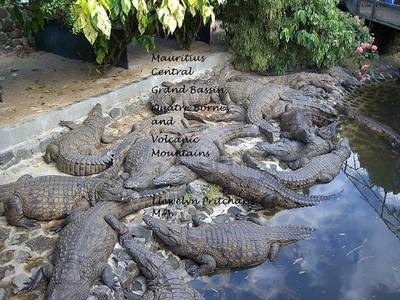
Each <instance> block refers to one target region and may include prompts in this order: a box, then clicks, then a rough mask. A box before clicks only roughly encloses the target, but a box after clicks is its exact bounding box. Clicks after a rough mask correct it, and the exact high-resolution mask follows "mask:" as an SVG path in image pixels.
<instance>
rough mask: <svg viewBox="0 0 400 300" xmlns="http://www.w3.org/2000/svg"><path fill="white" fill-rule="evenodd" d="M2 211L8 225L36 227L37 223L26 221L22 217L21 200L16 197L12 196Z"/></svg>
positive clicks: (26, 219) (30, 220)
mask: <svg viewBox="0 0 400 300" xmlns="http://www.w3.org/2000/svg"><path fill="white" fill-rule="evenodd" d="M4 210H5V215H6V219H7V222H8V224H10V225H14V226H19V227H24V228H32V227H38V226H39V223H38V222H37V221H35V220H32V219H28V218H26V217H25V216H24V211H23V208H22V203H21V199H20V198H19V196H18V195H13V196H12V197H11V198H10V199H9V200H7V201H6V202H5V203H4Z"/></svg>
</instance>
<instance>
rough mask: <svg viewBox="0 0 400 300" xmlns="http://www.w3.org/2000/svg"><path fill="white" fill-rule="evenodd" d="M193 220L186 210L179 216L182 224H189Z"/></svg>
mask: <svg viewBox="0 0 400 300" xmlns="http://www.w3.org/2000/svg"><path fill="white" fill-rule="evenodd" d="M191 219H192V216H191V215H190V213H189V212H188V211H186V210H184V211H181V212H180V214H179V221H181V222H187V221H190V220H191Z"/></svg>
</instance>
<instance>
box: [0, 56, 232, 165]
mask: <svg viewBox="0 0 400 300" xmlns="http://www.w3.org/2000/svg"><path fill="white" fill-rule="evenodd" d="M230 60H231V55H230V54H229V53H227V52H215V53H211V54H209V55H208V56H207V60H205V61H204V62H190V63H182V64H179V65H177V67H178V68H187V67H189V66H190V67H192V69H193V71H194V72H193V73H194V74H193V75H190V76H179V77H178V76H171V75H169V76H159V75H157V76H156V75H155V76H149V77H146V78H143V79H141V80H139V81H135V82H132V83H130V84H128V85H125V86H122V87H120V88H116V89H115V90H113V91H111V92H109V93H106V94H102V95H98V96H93V97H90V98H87V99H82V100H81V101H79V102H76V103H72V104H69V105H66V106H64V107H61V108H57V109H55V110H52V111H49V112H44V113H42V114H40V115H39V116H36V117H34V118H32V119H31V120H27V121H24V122H21V123H19V124H17V125H15V126H10V127H2V128H0V141H1V143H0V169H2V170H5V169H7V168H9V167H10V166H12V165H15V164H17V163H18V162H20V161H21V160H23V159H27V158H30V157H32V156H33V155H34V154H37V153H38V152H44V150H45V148H46V146H47V145H48V143H49V142H50V140H51V138H52V136H53V134H55V133H58V132H60V131H61V130H62V127H60V126H59V125H58V123H59V121H60V120H71V121H78V120H81V119H83V118H84V117H85V116H86V115H87V113H88V112H89V110H90V109H91V108H92V107H93V105H95V104H96V103H100V104H102V106H103V110H104V113H105V114H107V113H110V112H111V111H112V110H113V109H117V111H115V110H114V112H116V114H115V115H116V116H114V118H113V119H119V118H121V117H123V116H125V115H127V114H129V113H132V112H133V111H135V110H136V109H137V107H139V106H140V105H142V104H144V103H146V102H148V100H149V98H150V95H151V94H150V91H151V88H152V87H153V86H156V85H160V84H161V83H162V82H163V81H171V82H177V81H182V80H187V79H197V78H199V77H201V76H207V75H209V74H211V73H212V72H213V71H218V70H219V69H222V67H223V66H224V65H225V64H226V63H228V62H229V61H230Z"/></svg>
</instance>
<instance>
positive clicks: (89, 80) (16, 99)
mask: <svg viewBox="0 0 400 300" xmlns="http://www.w3.org/2000/svg"><path fill="white" fill-rule="evenodd" d="M192 48H193V49H195V50H194V51H191V52H188V51H183V50H179V48H178V46H177V44H176V42H175V41H173V40H159V41H157V48H156V49H155V50H154V51H153V52H155V53H160V54H161V55H171V54H173V55H182V54H191V55H193V56H197V55H207V54H208V53H213V52H216V51H221V50H222V49H223V48H222V47H220V46H209V45H207V44H205V43H202V42H195V44H194V45H193V47H192ZM128 58H129V69H128V70H125V69H122V68H112V69H110V70H109V71H108V72H107V73H106V74H105V75H99V74H97V73H96V69H95V67H94V65H93V64H90V63H85V62H82V61H80V60H72V59H67V58H63V57H61V56H58V55H55V54H51V53H47V52H42V51H34V52H31V53H28V54H25V55H16V54H15V53H12V54H8V55H4V54H3V55H0V93H1V94H2V102H0V126H2V127H3V126H12V125H14V124H16V123H18V122H20V121H23V120H26V119H30V118H32V117H34V116H36V115H38V114H40V113H42V112H45V111H49V110H52V109H55V108H58V107H62V106H65V105H67V104H70V103H74V102H78V101H80V100H82V99H85V98H88V97H91V96H95V95H100V94H104V93H107V92H109V91H111V90H113V89H115V88H117V87H120V86H123V85H126V84H129V83H130V82H134V81H137V80H139V79H141V78H145V77H148V76H150V75H151V70H152V69H153V68H155V67H160V66H161V65H162V66H163V68H168V67H169V68H172V67H174V66H175V65H176V63H175V62H172V63H169V62H161V63H159V62H152V61H151V58H152V55H151V53H147V52H146V51H145V50H143V49H141V48H140V47H139V46H129V47H128Z"/></svg>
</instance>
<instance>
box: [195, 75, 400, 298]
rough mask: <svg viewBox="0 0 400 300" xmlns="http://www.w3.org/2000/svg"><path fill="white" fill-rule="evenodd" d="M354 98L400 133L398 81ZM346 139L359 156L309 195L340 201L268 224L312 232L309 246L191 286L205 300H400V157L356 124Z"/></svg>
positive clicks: (344, 131) (282, 215)
mask: <svg viewBox="0 0 400 300" xmlns="http://www.w3.org/2000/svg"><path fill="white" fill-rule="evenodd" d="M355 96H356V97H353V98H352V99H349V101H351V103H349V104H351V105H352V106H353V107H357V108H358V109H360V110H361V111H362V112H363V113H365V114H366V115H369V116H371V117H374V118H376V119H378V120H379V121H381V122H382V123H384V124H386V125H388V126H391V127H392V128H393V129H394V130H396V131H397V132H399V133H400V117H399V115H400V84H399V82H398V81H394V82H387V83H383V84H379V85H373V86H370V87H365V88H363V89H361V90H359V91H358V92H357V94H355ZM342 134H343V135H344V136H346V137H348V138H349V140H350V144H351V146H352V150H353V151H354V153H353V154H352V156H351V157H350V159H349V160H348V164H347V167H346V168H345V169H344V171H341V172H340V174H339V175H338V176H337V177H336V178H335V180H334V181H333V182H331V183H330V184H324V185H322V184H321V185H316V186H314V187H312V188H311V189H310V190H311V193H312V194H328V193H335V192H337V191H339V190H343V193H342V194H341V195H340V197H339V199H337V200H333V201H327V202H325V203H322V204H320V205H318V206H316V207H311V208H301V209H294V210H282V211H279V212H277V213H276V214H275V215H274V216H273V217H272V219H271V220H270V221H269V222H270V223H271V224H302V225H305V226H312V227H315V228H317V231H316V232H315V233H314V234H313V235H312V237H311V239H309V240H304V241H299V242H297V243H294V244H290V245H288V246H285V247H283V248H282V251H281V255H280V256H279V258H278V260H277V261H276V262H265V263H263V264H261V265H259V266H257V267H254V268H249V269H245V270H236V271H233V272H227V271H221V272H220V273H219V274H215V275H213V276H209V277H207V276H204V277H202V278H200V279H197V280H194V281H192V282H191V285H192V286H194V287H196V288H197V289H198V290H199V291H201V292H202V294H203V295H205V296H206V299H208V300H211V299H229V300H231V299H232V300H234V299H249V300H252V299H273V300H274V299H344V300H353V299H354V300H359V299H384V300H391V299H396V300H397V299H400V194H398V193H400V149H394V148H393V147H392V146H391V145H390V144H389V143H388V141H387V140H386V139H385V138H383V137H379V136H377V135H376V134H375V133H373V132H371V131H369V130H368V129H366V128H364V127H360V126H358V125H356V124H354V123H347V124H344V125H343V127H342ZM396 193H397V194H398V195H396Z"/></svg>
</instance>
